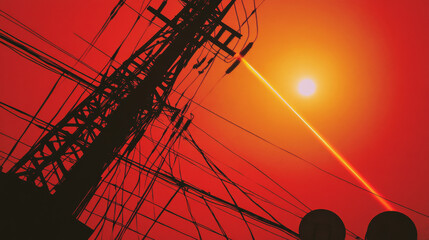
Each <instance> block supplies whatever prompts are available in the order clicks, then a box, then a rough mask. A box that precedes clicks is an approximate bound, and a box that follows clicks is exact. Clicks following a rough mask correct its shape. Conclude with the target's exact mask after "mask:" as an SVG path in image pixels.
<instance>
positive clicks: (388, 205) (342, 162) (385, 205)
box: [240, 58, 393, 211]
mask: <svg viewBox="0 0 429 240" xmlns="http://www.w3.org/2000/svg"><path fill="white" fill-rule="evenodd" d="M240 60H241V62H243V63H244V65H245V66H246V67H247V68H248V69H249V70H250V71H251V72H252V73H253V74H254V75H255V76H256V77H258V79H259V80H261V81H262V82H263V83H264V84H265V85H266V86H267V87H268V88H269V89H271V91H272V92H273V93H274V94H275V95H277V97H279V98H280V100H282V102H283V103H284V104H285V105H286V106H288V107H289V108H290V110H292V112H293V113H294V114H295V115H296V116H297V117H298V118H299V119H301V121H302V122H303V123H304V124H305V125H306V126H307V127H308V128H309V129H310V130H311V131H312V132H313V133H314V135H315V136H316V137H317V138H318V139H319V140H320V141H321V142H322V143H323V145H325V147H326V148H327V149H328V150H329V151H330V152H331V153H332V155H334V156H335V158H336V159H337V160H338V161H339V162H340V163H341V164H342V165H343V166H344V167H345V168H346V169H347V170H348V171H349V172H350V173H351V174H352V175H353V176H354V177H355V178H356V179H358V180H359V181H360V182H361V183H362V184H363V185H364V186H365V187H366V189H368V191H370V192H372V193H373V194H374V197H375V198H376V199H377V200H378V201H379V202H380V203H381V204H382V205H383V206H384V207H385V208H386V209H387V210H389V211H391V210H393V207H392V206H391V205H390V204H389V203H388V202H387V201H386V200H384V199H383V198H381V197H380V194H379V193H378V192H377V191H375V189H374V188H373V187H372V186H371V185H370V184H369V183H368V182H367V181H366V180H365V179H364V178H363V177H362V176H361V175H360V174H359V173H358V172H357V171H356V170H355V169H354V168H353V167H352V165H350V163H349V162H348V161H347V160H346V159H345V158H343V157H342V156H341V155H340V154H339V153H338V152H337V151H336V150H335V149H334V148H333V147H332V146H331V145H330V144H329V143H328V142H327V141H326V140H325V139H324V138H323V137H322V136H321V135H320V134H319V133H318V132H317V131H316V130H315V129H314V128H313V127H312V126H310V124H309V123H307V121H305V120H304V118H302V117H301V115H299V113H298V112H297V111H295V109H294V108H293V107H292V106H291V105H290V104H289V103H288V102H287V101H286V100H285V99H284V98H283V97H282V96H281V95H280V93H279V92H277V91H276V90H275V89H274V88H273V86H271V84H270V83H269V82H268V81H267V80H265V78H264V77H263V76H262V75H261V74H260V73H259V72H258V71H256V70H255V69H254V68H253V67H252V66H251V65H250V64H249V63H248V62H247V61H246V60H245V59H244V58H240Z"/></svg>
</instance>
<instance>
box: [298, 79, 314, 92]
mask: <svg viewBox="0 0 429 240" xmlns="http://www.w3.org/2000/svg"><path fill="white" fill-rule="evenodd" d="M298 92H299V93H300V94H301V95H303V96H306V97H308V96H311V95H313V94H314V92H316V84H315V83H314V82H313V80H311V79H308V78H307V79H304V80H302V81H301V82H299V84H298Z"/></svg>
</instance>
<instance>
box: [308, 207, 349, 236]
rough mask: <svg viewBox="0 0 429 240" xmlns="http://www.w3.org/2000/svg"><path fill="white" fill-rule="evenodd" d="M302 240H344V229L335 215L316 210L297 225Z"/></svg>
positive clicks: (327, 211) (323, 210) (326, 211)
mask: <svg viewBox="0 0 429 240" xmlns="http://www.w3.org/2000/svg"><path fill="white" fill-rule="evenodd" d="M299 237H300V238H301V239H302V240H344V239H345V238H346V228H345V226H344V223H343V221H341V218H340V217H338V216H337V215H336V214H335V213H333V212H331V211H329V210H325V209H317V210H313V211H311V212H309V213H307V214H306V215H305V216H304V217H303V218H302V220H301V223H300V224H299Z"/></svg>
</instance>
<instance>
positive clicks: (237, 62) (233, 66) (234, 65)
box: [225, 59, 240, 74]
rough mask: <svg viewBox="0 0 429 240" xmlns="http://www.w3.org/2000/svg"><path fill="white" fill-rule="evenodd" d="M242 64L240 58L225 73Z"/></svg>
mask: <svg viewBox="0 0 429 240" xmlns="http://www.w3.org/2000/svg"><path fill="white" fill-rule="evenodd" d="M238 64H240V60H238V59H237V60H235V62H234V63H233V64H232V65H231V66H230V67H229V68H228V69H227V70H226V72H225V74H230V73H231V72H232V71H233V70H234V69H235V68H236V67H237V66H238Z"/></svg>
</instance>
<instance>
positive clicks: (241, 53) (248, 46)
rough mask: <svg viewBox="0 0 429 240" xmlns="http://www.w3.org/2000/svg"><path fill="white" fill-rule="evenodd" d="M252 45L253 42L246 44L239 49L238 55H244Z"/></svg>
mask: <svg viewBox="0 0 429 240" xmlns="http://www.w3.org/2000/svg"><path fill="white" fill-rule="evenodd" d="M252 47H253V42H251V43H249V44H247V46H246V47H245V48H243V50H241V52H240V56H241V57H244V56H245V55H246V54H247V53H248V52H249V50H250V49H251V48H252Z"/></svg>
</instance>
